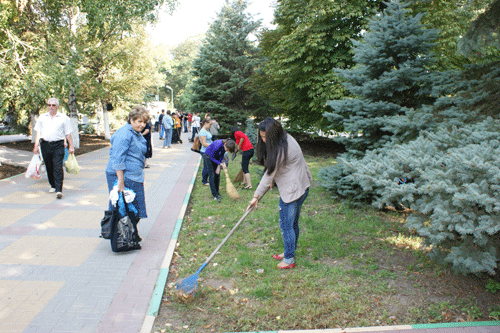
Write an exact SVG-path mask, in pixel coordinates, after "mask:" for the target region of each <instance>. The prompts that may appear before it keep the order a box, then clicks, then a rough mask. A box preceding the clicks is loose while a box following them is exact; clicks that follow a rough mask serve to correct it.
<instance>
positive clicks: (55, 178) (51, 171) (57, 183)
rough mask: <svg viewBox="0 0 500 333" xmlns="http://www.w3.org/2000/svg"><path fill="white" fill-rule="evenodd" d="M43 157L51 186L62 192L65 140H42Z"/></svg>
mask: <svg viewBox="0 0 500 333" xmlns="http://www.w3.org/2000/svg"><path fill="white" fill-rule="evenodd" d="M40 148H41V149H42V158H43V161H44V163H45V169H46V170H47V178H48V179H49V184H50V187H51V188H55V189H56V192H62V188H63V180H64V170H63V161H64V140H60V141H44V140H42V141H40Z"/></svg>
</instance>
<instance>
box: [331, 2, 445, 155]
mask: <svg viewBox="0 0 500 333" xmlns="http://www.w3.org/2000/svg"><path fill="white" fill-rule="evenodd" d="M385 4H386V6H387V8H386V9H385V10H384V12H383V13H382V14H381V15H380V16H375V18H373V19H371V20H370V21H369V23H368V29H367V32H366V34H365V35H364V36H363V39H362V40H361V41H353V44H354V53H355V55H354V61H355V62H356V66H355V67H353V68H350V69H344V70H343V69H336V72H337V73H338V74H339V75H340V76H341V77H342V78H344V79H345V84H344V85H345V87H346V88H347V89H348V90H349V92H350V93H351V94H352V96H353V97H352V98H347V99H343V100H334V101H329V102H328V105H329V106H330V107H332V109H333V111H332V112H327V113H325V114H324V116H325V117H326V118H327V119H328V120H329V121H330V122H332V123H333V125H332V128H335V127H336V126H337V125H338V123H342V124H343V126H344V130H345V131H346V132H348V133H349V137H343V136H340V137H338V139H337V140H338V141H341V142H342V143H344V144H345V146H346V149H347V151H348V152H349V153H350V154H353V155H358V156H360V155H362V154H363V153H364V151H365V150H366V149H374V148H379V147H382V146H383V145H384V144H385V143H387V142H389V141H390V140H391V138H392V137H393V136H394V131H395V129H392V130H390V129H389V128H386V126H387V123H388V118H393V117H395V118H400V117H402V116H405V115H406V113H408V112H409V111H411V110H416V109H421V108H422V107H423V106H425V105H432V104H433V103H434V101H435V97H434V96H433V94H432V92H433V90H432V86H433V82H434V81H435V78H434V74H433V73H430V72H429V70H428V68H427V67H428V66H429V65H430V64H432V62H433V61H434V59H433V57H432V56H431V50H432V49H433V47H434V46H435V45H436V44H435V41H436V39H437V38H438V32H437V31H436V30H434V29H425V27H424V26H423V25H422V24H421V23H420V20H421V18H422V16H423V14H417V15H415V16H411V15H409V10H408V9H407V4H405V3H403V2H400V1H391V2H388V3H385ZM409 131H410V132H411V134H410V135H409V136H410V138H411V137H413V138H415V137H416V136H417V135H418V129H417V130H414V129H409ZM398 134H400V133H398Z"/></svg>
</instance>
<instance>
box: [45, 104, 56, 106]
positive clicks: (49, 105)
mask: <svg viewBox="0 0 500 333" xmlns="http://www.w3.org/2000/svg"><path fill="white" fill-rule="evenodd" d="M47 106H57V104H47Z"/></svg>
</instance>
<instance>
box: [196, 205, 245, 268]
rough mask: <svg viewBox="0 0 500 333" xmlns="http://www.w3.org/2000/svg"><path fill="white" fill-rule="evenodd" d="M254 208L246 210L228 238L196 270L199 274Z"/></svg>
mask: <svg viewBox="0 0 500 333" xmlns="http://www.w3.org/2000/svg"><path fill="white" fill-rule="evenodd" d="M252 210H253V207H252V208H250V209H249V210H247V211H246V212H245V214H243V216H242V217H241V219H240V220H239V221H238V223H236V224H235V225H234V227H233V229H231V231H230V232H229V233H228V234H227V236H226V238H224V239H223V240H222V242H221V243H220V244H219V246H217V248H216V249H215V250H214V252H212V254H211V255H210V257H208V258H207V260H205V262H204V263H203V265H201V267H200V268H199V269H198V271H197V272H196V273H197V274H198V273H200V272H201V271H202V270H203V268H205V266H206V265H207V264H208V263H209V262H210V260H212V258H213V257H214V256H215V254H217V252H219V250H220V248H221V247H222V245H224V243H225V242H226V241H227V240H228V239H229V237H231V235H232V234H233V232H234V231H235V230H236V228H238V226H239V225H240V224H241V222H243V220H244V219H245V217H247V215H248V214H249V213H250V212H251V211H252Z"/></svg>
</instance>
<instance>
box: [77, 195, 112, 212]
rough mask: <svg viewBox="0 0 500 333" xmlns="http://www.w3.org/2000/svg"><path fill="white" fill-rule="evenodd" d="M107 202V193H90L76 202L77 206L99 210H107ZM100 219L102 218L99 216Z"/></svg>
mask: <svg viewBox="0 0 500 333" xmlns="http://www.w3.org/2000/svg"><path fill="white" fill-rule="evenodd" d="M108 202H109V194H108V193H92V194H87V195H85V196H84V197H83V198H81V199H80V200H78V202H77V204H78V205H81V206H92V207H99V208H103V207H104V208H105V209H106V208H107V207H108ZM101 218H102V216H101Z"/></svg>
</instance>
